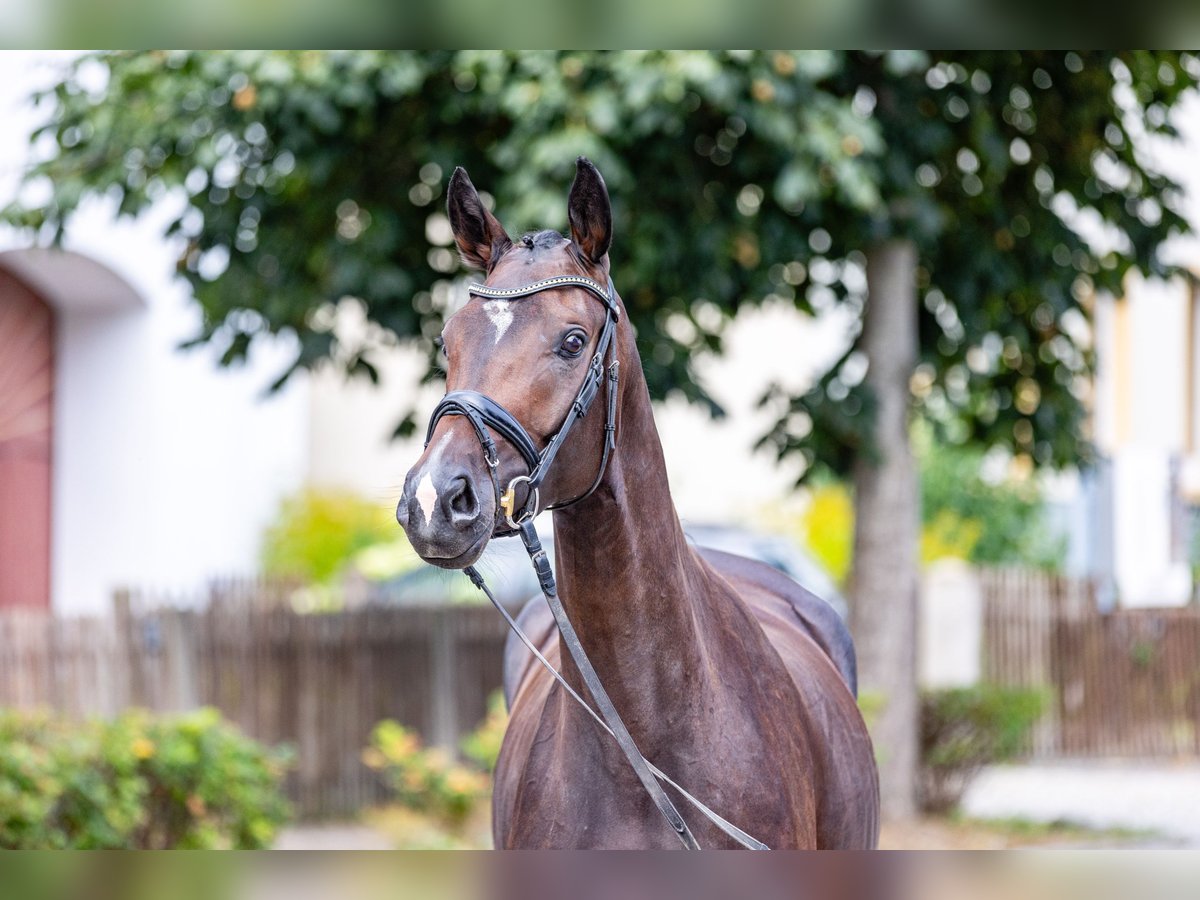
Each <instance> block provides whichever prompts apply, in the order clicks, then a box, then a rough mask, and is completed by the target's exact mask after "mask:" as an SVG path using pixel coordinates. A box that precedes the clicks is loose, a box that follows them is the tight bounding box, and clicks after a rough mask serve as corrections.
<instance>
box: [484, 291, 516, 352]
mask: <svg viewBox="0 0 1200 900" xmlns="http://www.w3.org/2000/svg"><path fill="white" fill-rule="evenodd" d="M483 311H484V312H485V313H487V317H488V318H489V319H490V320H491V322H492V325H493V326H495V328H496V340H495V343H497V344H498V343H500V338H502V337H504V332H506V331H508V326H509V325H511V324H512V320H513V312H512V307H511V306H510V305H509V302H508V301H507V300H489V301H488V302H487V303H485V304H483Z"/></svg>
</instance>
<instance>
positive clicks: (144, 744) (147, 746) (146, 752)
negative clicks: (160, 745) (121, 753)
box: [130, 737, 154, 759]
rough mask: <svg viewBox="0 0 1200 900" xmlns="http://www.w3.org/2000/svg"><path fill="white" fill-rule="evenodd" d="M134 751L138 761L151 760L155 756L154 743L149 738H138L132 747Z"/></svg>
mask: <svg viewBox="0 0 1200 900" xmlns="http://www.w3.org/2000/svg"><path fill="white" fill-rule="evenodd" d="M130 749H131V750H133V755H134V756H136V757H137V758H138V759H149V758H150V757H151V756H153V755H154V741H152V740H150V739H149V738H144V737H140V738H137V739H136V740H135V741H134V742H133V745H132V746H131V747H130Z"/></svg>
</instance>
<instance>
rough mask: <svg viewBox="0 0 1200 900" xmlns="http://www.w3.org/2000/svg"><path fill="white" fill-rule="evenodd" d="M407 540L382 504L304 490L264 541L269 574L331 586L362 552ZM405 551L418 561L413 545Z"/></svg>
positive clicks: (342, 494)
mask: <svg viewBox="0 0 1200 900" xmlns="http://www.w3.org/2000/svg"><path fill="white" fill-rule="evenodd" d="M402 537H403V533H402V532H401V531H400V529H399V527H398V526H397V525H396V519H395V514H394V513H393V512H392V510H390V509H389V508H388V507H387V506H385V505H384V504H382V503H372V502H370V501H368V500H364V499H362V498H361V497H358V496H357V495H355V494H352V493H349V492H345V491H318V490H304V491H301V492H300V493H298V494H296V495H295V496H292V497H289V498H288V499H287V500H285V501H284V502H283V505H282V506H281V507H280V510H279V513H278V515H277V516H276V519H275V521H274V522H273V523H272V524H271V525H270V527H269V528H268V529H267V531H266V534H265V535H264V536H263V551H262V562H263V571H265V572H266V573H267V574H268V575H270V576H272V577H275V578H299V579H302V580H304V581H307V582H313V583H316V584H328V583H330V582H332V581H333V579H335V578H336V577H337V576H338V575H340V574H341V573H342V571H343V569H345V567H346V565H347V564H348V563H349V562H350V561H351V560H353V559H354V557H355V556H356V555H357V554H358V553H360V552H361V551H363V550H365V549H367V548H369V547H373V546H376V545H379V544H390V543H394V542H398V541H400V540H401V538H402ZM403 547H404V548H407V549H406V550H402V551H398V552H402V553H404V552H406V553H407V554H408V555H409V556H411V557H412V559H413V560H414V561H415V560H416V555H415V553H413V552H412V550H411V548H408V547H407V542H404V543H403ZM405 558H406V559H407V557H405Z"/></svg>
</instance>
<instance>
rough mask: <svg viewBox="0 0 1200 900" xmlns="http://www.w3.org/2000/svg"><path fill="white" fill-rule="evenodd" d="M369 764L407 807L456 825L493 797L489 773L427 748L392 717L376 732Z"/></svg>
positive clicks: (366, 752) (367, 755) (368, 754)
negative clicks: (485, 798) (481, 801)
mask: <svg viewBox="0 0 1200 900" xmlns="http://www.w3.org/2000/svg"><path fill="white" fill-rule="evenodd" d="M363 762H365V763H366V764H367V765H368V766H370V767H371V768H372V769H378V770H379V771H381V772H383V774H384V776H385V777H386V778H387V780H388V783H389V785H390V786H391V788H392V790H394V791H395V792H396V799H397V800H399V801H400V803H401V805H403V806H406V807H408V808H409V809H414V810H416V811H417V812H422V813H429V814H431V815H433V816H436V817H438V818H440V819H442V820H444V821H446V822H448V823H451V824H455V825H457V824H461V823H462V821H463V820H464V819H465V818H466V817H467V814H468V813H469V812H470V811H471V808H472V807H473V806H474V805H475V802H476V801H477V800H479V799H480V798H482V797H485V796H487V792H488V788H489V786H490V782H489V779H488V777H487V776H486V775H485V774H483V773H482V772H479V771H476V770H475V769H471V768H468V767H467V766H463V765H459V764H458V763H456V762H455V761H454V760H453V759H452V758H451V757H450V754H448V753H446V752H445V751H443V750H439V749H436V748H433V749H430V748H427V747H425V746H423V745H422V744H421V739H420V738H419V737H417V735H416V734H415V733H414V732H413V731H411V730H409V729H407V728H405V727H404V726H403V725H401V724H400V723H399V722H394V721H392V720H391V719H385V720H384V721H382V722H380V723H379V724H378V725H376V726H375V730H374V731H372V732H371V745H370V746H369V747H368V748H367V749H366V750H364V751H363Z"/></svg>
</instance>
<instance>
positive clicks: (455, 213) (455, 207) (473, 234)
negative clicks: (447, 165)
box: [446, 166, 512, 271]
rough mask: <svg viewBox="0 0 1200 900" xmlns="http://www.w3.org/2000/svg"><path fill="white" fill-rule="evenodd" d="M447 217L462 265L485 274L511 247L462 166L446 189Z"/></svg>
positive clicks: (506, 235)
mask: <svg viewBox="0 0 1200 900" xmlns="http://www.w3.org/2000/svg"><path fill="white" fill-rule="evenodd" d="M446 214H447V215H448V216H449V217H450V228H451V230H452V231H453V232H454V243H456V244H457V245H458V252H459V255H460V256H461V257H462V260H463V262H464V263H466V264H467V265H468V266H471V267H472V268H475V269H483V270H485V271H486V270H487V269H489V268H490V267H491V265H492V263H493V262H495V261H496V260H497V259H499V258H500V254H502V253H503V252H504V251H505V250H507V249H508V248H509V246H511V245H512V240H511V239H510V238H509V236H508V234H507V233H506V232H505V231H504V226H503V225H501V224H500V222H499V220H497V219H496V217H495V216H493V215H492V214H491V213H490V212H488V210H487V208H486V207H485V206H484V205H483V201H482V200H480V199H479V194H478V192H477V191H476V190H475V185H473V184H471V179H470V178H469V177H468V176H467V170H466V169H464V168H463V167H462V166H459V167H457V168H456V169H455V170H454V174H453V175H451V176H450V185H449V186H448V187H447V188H446Z"/></svg>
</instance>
